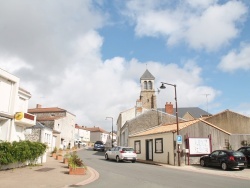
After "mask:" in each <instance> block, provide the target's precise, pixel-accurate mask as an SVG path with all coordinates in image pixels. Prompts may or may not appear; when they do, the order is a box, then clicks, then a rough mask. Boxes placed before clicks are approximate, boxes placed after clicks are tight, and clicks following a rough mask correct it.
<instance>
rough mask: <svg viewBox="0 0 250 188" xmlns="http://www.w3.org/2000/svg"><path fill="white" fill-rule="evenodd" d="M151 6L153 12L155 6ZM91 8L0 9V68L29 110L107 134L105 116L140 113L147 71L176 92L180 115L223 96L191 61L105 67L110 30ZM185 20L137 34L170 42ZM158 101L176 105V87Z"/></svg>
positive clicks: (52, 4)
mask: <svg viewBox="0 0 250 188" xmlns="http://www.w3.org/2000/svg"><path fill="white" fill-rule="evenodd" d="M133 2H138V1H133ZM148 2H151V3H152V6H153V4H154V3H153V2H155V1H148ZM158 2H160V3H161V1H158ZM93 6H94V5H93V4H92V1H87V0H86V1H77V0H75V1H36V0H34V1H32V3H31V1H28V0H23V1H22V2H21V1H13V0H10V1H2V2H1V6H0V28H4V29H1V30H0V41H1V43H0V67H1V68H3V69H5V70H7V71H9V72H11V73H12V74H14V75H16V76H18V77H19V78H20V79H21V86H22V87H23V88H24V89H26V90H28V91H29V92H31V94H32V98H31V100H30V106H29V107H30V108H34V107H35V105H36V104H41V105H42V106H43V107H53V106H57V107H60V108H64V109H66V110H68V111H69V112H71V113H73V114H75V115H76V117H77V122H76V123H78V124H79V125H85V126H94V125H96V126H100V127H102V128H104V129H106V130H107V131H109V130H110V128H111V127H110V122H109V121H105V117H106V116H111V117H114V120H116V118H117V117H118V115H119V113H120V112H122V111H124V110H127V109H129V108H132V107H134V106H135V102H136V100H137V99H138V98H139V95H140V88H141V87H140V77H141V75H142V74H143V73H144V71H145V69H146V66H145V64H147V67H148V69H149V71H150V72H151V73H152V74H153V75H154V76H155V77H156V82H155V84H156V85H155V86H156V88H157V87H159V86H160V82H161V81H164V82H170V83H174V84H177V89H178V101H179V106H180V107H181V106H200V105H203V104H206V99H205V97H204V96H203V94H205V93H209V94H210V97H209V101H212V100H213V99H214V98H215V97H216V96H217V95H219V91H217V90H215V89H213V88H211V87H209V86H206V84H205V83H203V78H202V68H201V67H199V66H198V65H197V63H196V62H195V61H193V60H189V61H186V62H184V63H183V66H182V67H180V66H178V65H177V64H175V63H169V64H162V63H160V62H154V61H149V62H141V61H139V60H138V59H136V58H132V59H126V58H125V57H118V56H114V57H113V58H110V59H102V54H101V48H102V45H103V42H104V40H105V39H104V38H103V36H101V35H100V33H99V32H98V30H99V29H100V28H102V27H103V26H104V25H105V24H106V22H107V20H106V13H105V12H104V13H103V12H101V11H100V10H99V9H98V8H95V9H94V8H93ZM99 6H101V4H99ZM152 6H151V5H150V6H149V7H148V9H150V8H151V7H152ZM137 8H138V9H139V10H140V11H141V9H140V7H137ZM172 13H173V14H172ZM148 15H152V16H156V17H154V19H157V18H158V17H162V16H163V17H166V16H172V17H171V18H174V17H175V16H174V15H178V12H164V11H162V12H161V11H160V12H159V13H158V14H155V12H153V11H152V12H151V14H147V15H145V18H146V17H147V16H148ZM181 16H182V15H181V14H180V17H181ZM147 18H148V19H150V18H151V16H148V17H147ZM140 19H143V17H142V16H140ZM182 19H183V18H181V19H180V21H179V23H178V20H177V23H175V22H173V21H172V20H171V19H169V20H168V22H166V23H165V24H164V25H162V26H160V23H157V26H156V27H155V28H153V29H152V30H150V29H149V28H148V27H149V25H148V26H146V27H145V24H147V22H145V24H142V26H140V27H144V28H145V29H148V32H145V33H142V32H143V31H140V32H141V33H142V36H144V35H146V34H149V35H153V34H154V33H156V34H157V35H158V33H159V32H160V33H161V35H166V31H168V33H169V34H168V35H169V36H171V37H172V36H173V33H174V32H175V31H180V28H181V27H182V26H181V24H182V23H183V21H182ZM142 21H145V20H142ZM142 21H140V23H142ZM151 21H152V20H151ZM159 22H164V19H163V20H162V21H159ZM152 23H153V22H152ZM168 28H169V30H168ZM138 29H139V28H138ZM138 31H139V30H138ZM150 32H152V33H151V34H150ZM157 96H158V107H164V105H165V102H167V101H173V100H174V97H173V96H174V93H173V89H172V88H171V87H170V88H167V89H166V90H165V91H161V92H160V93H159V94H158V95H157ZM114 123H115V121H114Z"/></svg>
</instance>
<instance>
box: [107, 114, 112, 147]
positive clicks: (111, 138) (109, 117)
mask: <svg viewBox="0 0 250 188" xmlns="http://www.w3.org/2000/svg"><path fill="white" fill-rule="evenodd" d="M109 118H110V119H112V133H111V134H112V135H111V146H112V147H113V117H106V119H109Z"/></svg>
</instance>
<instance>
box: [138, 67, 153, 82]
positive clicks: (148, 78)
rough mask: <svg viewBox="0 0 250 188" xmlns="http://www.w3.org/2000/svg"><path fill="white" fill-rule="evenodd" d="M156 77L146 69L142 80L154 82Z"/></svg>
mask: <svg viewBox="0 0 250 188" xmlns="http://www.w3.org/2000/svg"><path fill="white" fill-rule="evenodd" d="M154 79H155V77H154V76H153V75H152V74H151V73H150V72H149V71H148V69H146V71H145V72H144V73H143V75H142V76H141V80H154Z"/></svg>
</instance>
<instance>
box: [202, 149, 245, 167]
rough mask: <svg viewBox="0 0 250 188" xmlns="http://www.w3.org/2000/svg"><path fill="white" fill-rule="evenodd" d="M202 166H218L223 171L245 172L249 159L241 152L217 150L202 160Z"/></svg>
mask: <svg viewBox="0 0 250 188" xmlns="http://www.w3.org/2000/svg"><path fill="white" fill-rule="evenodd" d="M200 165H201V166H218V167H221V168H222V169H223V170H228V169H233V168H239V169H240V170H244V169H245V168H246V167H247V159H246V157H245V155H244V154H243V153H242V152H240V151H233V150H215V151H213V152H212V153H211V154H209V155H205V156H202V157H201V158H200Z"/></svg>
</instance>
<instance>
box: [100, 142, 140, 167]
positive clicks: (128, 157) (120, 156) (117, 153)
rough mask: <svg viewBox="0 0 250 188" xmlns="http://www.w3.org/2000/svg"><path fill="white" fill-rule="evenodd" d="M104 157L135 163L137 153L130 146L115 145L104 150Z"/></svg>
mask: <svg viewBox="0 0 250 188" xmlns="http://www.w3.org/2000/svg"><path fill="white" fill-rule="evenodd" d="M105 159H106V160H109V159H114V160H116V162H120V161H132V163H135V161H136V160H137V154H136V153H135V150H134V149H133V148H131V147H123V146H117V147H113V148H111V149H109V150H108V151H106V153H105Z"/></svg>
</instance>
